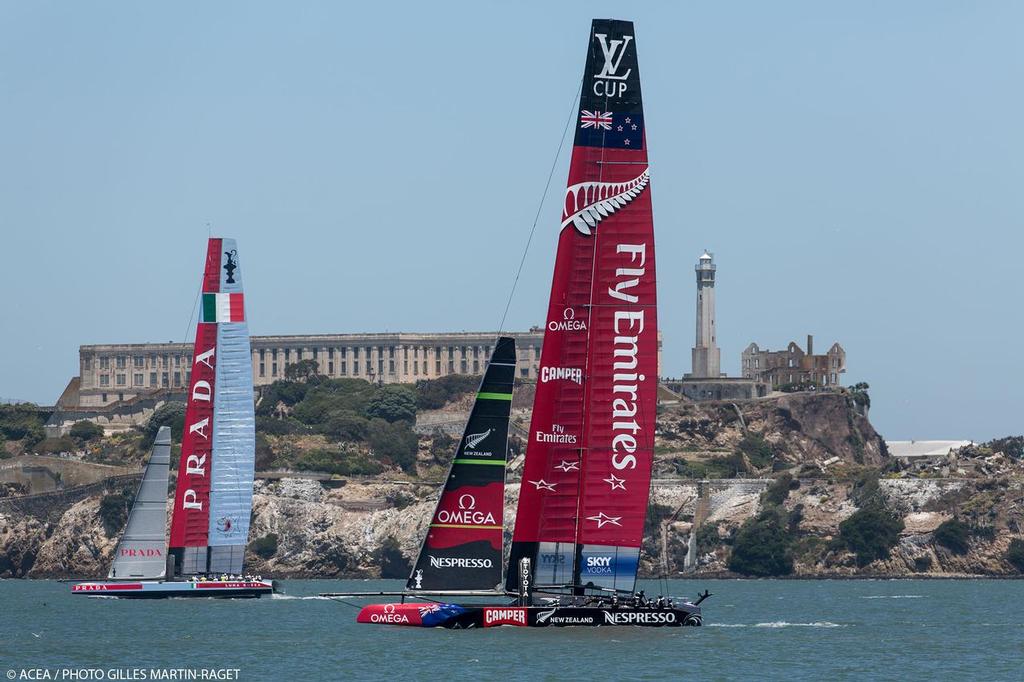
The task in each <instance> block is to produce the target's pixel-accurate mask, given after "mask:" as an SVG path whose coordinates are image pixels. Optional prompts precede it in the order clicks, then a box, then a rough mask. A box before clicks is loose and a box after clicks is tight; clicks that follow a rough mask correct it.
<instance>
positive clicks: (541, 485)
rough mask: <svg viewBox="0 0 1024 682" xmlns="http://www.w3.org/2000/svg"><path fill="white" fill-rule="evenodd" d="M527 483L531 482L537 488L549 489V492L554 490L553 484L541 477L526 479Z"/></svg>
mask: <svg viewBox="0 0 1024 682" xmlns="http://www.w3.org/2000/svg"><path fill="white" fill-rule="evenodd" d="M528 483H532V484H533V485H534V487H536V488H537V490H550V491H551V492H555V484H554V483H548V482H547V481H545V480H544V479H543V478H542V479H540V480H539V481H528Z"/></svg>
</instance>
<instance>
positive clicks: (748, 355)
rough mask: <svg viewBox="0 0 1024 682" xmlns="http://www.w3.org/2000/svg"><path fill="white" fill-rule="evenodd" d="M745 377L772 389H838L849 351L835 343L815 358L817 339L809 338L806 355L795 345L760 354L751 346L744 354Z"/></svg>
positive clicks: (759, 349) (758, 348)
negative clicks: (811, 387)
mask: <svg viewBox="0 0 1024 682" xmlns="http://www.w3.org/2000/svg"><path fill="white" fill-rule="evenodd" d="M741 357H742V366H743V376H744V377H745V378H748V379H755V380H757V381H763V382H765V383H767V384H769V385H771V387H772V388H773V389H777V388H779V387H781V386H785V385H787V384H805V385H806V384H811V385H814V386H822V387H830V386H838V385H839V383H840V376H839V375H841V374H843V373H845V372H846V351H845V350H843V347H842V346H840V345H839V344H838V343H833V344H832V346H831V347H830V348H829V349H828V352H827V353H825V354H823V355H815V354H814V337H813V336H811V335H810V334H808V335H807V351H806V352H804V350H803V349H801V348H800V346H798V345H797V343H796V342H795V341H791V342H790V343H789V345H788V346H786V349H785V350H777V351H770V350H767V349H765V350H761V348H760V347H758V345H757V344H756V343H751V344H750V345H749V346H747V348H746V349H745V350H744V351H743V354H742V356H741Z"/></svg>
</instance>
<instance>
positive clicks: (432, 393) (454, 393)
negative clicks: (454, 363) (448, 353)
mask: <svg viewBox="0 0 1024 682" xmlns="http://www.w3.org/2000/svg"><path fill="white" fill-rule="evenodd" d="M479 386H480V377H479V376H471V375H466V374H449V375H448V376H443V377H440V378H437V379H424V380H421V381H417V382H416V406H417V407H419V408H420V409H421V410H436V409H439V408H442V407H444V406H445V405H447V404H448V403H449V402H451V401H453V400H455V399H456V398H459V397H461V396H463V395H465V394H467V393H471V392H473V391H475V390H477V388H478V387H479Z"/></svg>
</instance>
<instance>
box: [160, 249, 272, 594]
mask: <svg viewBox="0 0 1024 682" xmlns="http://www.w3.org/2000/svg"><path fill="white" fill-rule="evenodd" d="M255 451H256V417H255V414H254V406H253V389H252V355H251V351H250V347H249V330H248V328H247V326H246V321H245V301H244V297H243V292H242V271H241V266H240V263H239V259H238V248H237V246H236V244H235V240H233V239H221V238H212V239H210V241H209V245H208V248H207V255H206V269H205V272H204V274H203V287H202V305H201V306H200V319H199V324H198V327H197V329H196V343H195V351H194V354H193V357H192V376H191V379H190V382H189V395H188V405H187V407H186V411H185V432H184V436H183V437H182V446H181V459H180V461H179V464H178V485H177V490H176V492H175V496H174V516H173V517H172V521H171V549H172V554H173V555H174V556H175V557H176V559H177V561H178V567H179V568H178V570H179V573H182V574H193V573H221V572H227V573H240V572H241V571H242V562H243V557H244V554H245V545H246V541H247V539H248V536H249V516H250V514H251V512H252V486H253V477H254V473H255Z"/></svg>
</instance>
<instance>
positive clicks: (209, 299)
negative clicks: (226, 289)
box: [203, 293, 245, 322]
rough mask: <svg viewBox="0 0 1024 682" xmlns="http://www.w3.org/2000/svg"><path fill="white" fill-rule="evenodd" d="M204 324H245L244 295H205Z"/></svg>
mask: <svg viewBox="0 0 1024 682" xmlns="http://www.w3.org/2000/svg"><path fill="white" fill-rule="evenodd" d="M203 322H245V306H244V305H243V299H242V294H206V293H204V294H203Z"/></svg>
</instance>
